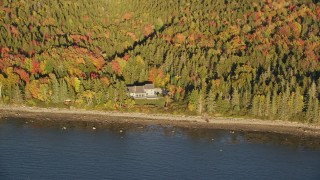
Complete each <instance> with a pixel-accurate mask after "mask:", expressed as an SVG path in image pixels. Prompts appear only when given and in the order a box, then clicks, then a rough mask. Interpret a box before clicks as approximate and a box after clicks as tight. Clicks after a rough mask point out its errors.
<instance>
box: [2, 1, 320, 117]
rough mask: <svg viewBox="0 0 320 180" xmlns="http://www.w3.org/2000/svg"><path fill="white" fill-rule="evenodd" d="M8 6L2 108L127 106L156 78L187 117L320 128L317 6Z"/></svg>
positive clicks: (53, 3) (15, 3) (23, 3)
mask: <svg viewBox="0 0 320 180" xmlns="http://www.w3.org/2000/svg"><path fill="white" fill-rule="evenodd" d="M0 5H1V8H0V103H4V104H7V103H14V104H27V105H37V104H41V103H42V104H50V105H55V104H59V103H63V102H64V101H65V100H66V99H71V100H72V101H74V106H77V107H92V108H104V109H118V110H119V109H130V108H134V104H135V102H134V100H133V99H131V98H129V97H128V96H127V89H126V85H129V84H135V83H140V82H144V81H152V82H153V83H154V84H155V85H156V86H157V87H161V88H166V89H167V90H168V91H169V92H170V93H169V95H168V96H167V97H165V99H166V101H167V102H171V104H173V105H174V104H176V106H177V105H178V107H180V108H181V109H183V110H184V111H185V109H187V111H188V112H194V113H197V114H210V115H233V116H251V117H258V118H264V119H282V120H298V121H305V122H313V123H317V122H320V109H319V107H320V105H319V97H320V96H319V93H320V78H319V77H320V73H319V71H320V65H319V61H320V31H319V27H320V2H318V1H317V0H313V1H312V0H236V1H235V0H174V1H168V0H112V1H111V0H77V1H72V0H4V1H2V2H1V1H0ZM167 108H169V109H170V106H169V107H167Z"/></svg>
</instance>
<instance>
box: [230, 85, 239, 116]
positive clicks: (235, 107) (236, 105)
mask: <svg viewBox="0 0 320 180" xmlns="http://www.w3.org/2000/svg"><path fill="white" fill-rule="evenodd" d="M231 105H232V109H233V111H234V112H235V113H238V112H239V111H240V96H239V90H238V88H235V89H233V92H232V99H231Z"/></svg>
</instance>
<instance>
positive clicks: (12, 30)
mask: <svg viewBox="0 0 320 180" xmlns="http://www.w3.org/2000/svg"><path fill="white" fill-rule="evenodd" d="M10 33H11V34H12V35H14V36H15V37H17V36H19V33H20V32H19V30H18V28H17V27H15V26H10Z"/></svg>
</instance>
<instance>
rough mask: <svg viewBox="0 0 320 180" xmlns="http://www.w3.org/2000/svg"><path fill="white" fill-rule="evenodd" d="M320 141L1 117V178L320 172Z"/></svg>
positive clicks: (309, 179) (297, 175)
mask: <svg viewBox="0 0 320 180" xmlns="http://www.w3.org/2000/svg"><path fill="white" fill-rule="evenodd" d="M319 141H320V140H319V139H313V138H304V137H297V136H292V135H280V134H271V133H261V132H242V131H236V132H234V131H225V130H212V129H194V128H179V127H172V126H150V125H149V126H146V125H144V126H143V125H132V124H110V125H101V124H94V123H90V122H67V121H65V122H59V123H57V122H49V121H42V122H38V121H33V120H32V119H28V120H27V119H7V120H1V121H0V180H6V179H10V180H11V179H161V180H167V179H196V180H198V179H237V180H239V179H259V180H261V179H272V180H273V179H290V180H293V179H299V180H300V179H306V180H313V179H314V180H319V179H320V147H319V146H320V144H319V143H320V142H319Z"/></svg>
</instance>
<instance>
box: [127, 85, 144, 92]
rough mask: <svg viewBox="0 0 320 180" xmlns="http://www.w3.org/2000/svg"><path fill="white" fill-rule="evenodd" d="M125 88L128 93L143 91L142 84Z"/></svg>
mask: <svg viewBox="0 0 320 180" xmlns="http://www.w3.org/2000/svg"><path fill="white" fill-rule="evenodd" d="M127 88H128V90H129V92H130V93H144V87H143V86H128V87H127Z"/></svg>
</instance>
